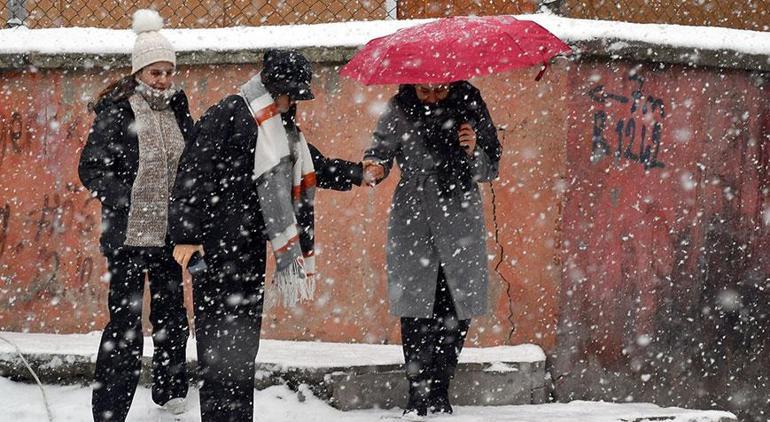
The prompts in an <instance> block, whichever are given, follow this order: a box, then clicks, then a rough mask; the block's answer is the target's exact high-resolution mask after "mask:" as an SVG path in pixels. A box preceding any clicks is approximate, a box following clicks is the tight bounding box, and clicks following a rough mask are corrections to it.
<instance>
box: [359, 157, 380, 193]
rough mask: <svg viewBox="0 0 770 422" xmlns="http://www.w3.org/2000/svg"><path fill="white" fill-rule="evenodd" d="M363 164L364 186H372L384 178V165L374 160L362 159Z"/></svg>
mask: <svg viewBox="0 0 770 422" xmlns="http://www.w3.org/2000/svg"><path fill="white" fill-rule="evenodd" d="M361 164H362V165H363V166H364V183H366V186H369V187H374V186H375V185H376V184H377V183H379V181H380V180H382V179H384V178H385V167H384V166H383V165H382V164H380V163H378V162H377V161H374V160H364V161H362V162H361Z"/></svg>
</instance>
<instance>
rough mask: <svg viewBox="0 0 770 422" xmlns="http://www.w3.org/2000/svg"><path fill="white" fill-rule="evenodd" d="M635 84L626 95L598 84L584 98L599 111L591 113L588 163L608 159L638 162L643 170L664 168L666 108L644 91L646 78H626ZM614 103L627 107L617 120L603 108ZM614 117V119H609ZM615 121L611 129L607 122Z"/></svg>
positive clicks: (636, 76) (661, 101)
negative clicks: (662, 152) (589, 100)
mask: <svg viewBox="0 0 770 422" xmlns="http://www.w3.org/2000/svg"><path fill="white" fill-rule="evenodd" d="M628 79H629V80H630V81H632V82H633V84H634V85H635V86H634V88H633V89H632V91H631V92H630V93H629V94H628V95H622V94H615V93H612V92H608V91H607V90H605V87H604V85H602V84H597V85H595V86H594V87H593V88H591V89H590V90H589V91H588V93H587V94H586V95H588V96H589V97H590V98H591V101H592V102H594V103H595V104H599V105H601V106H602V107H601V109H599V110H596V111H595V112H594V114H593V132H592V136H591V161H592V162H598V161H600V160H601V159H602V158H604V157H607V156H610V157H614V158H615V159H616V160H618V161H620V160H629V161H632V162H637V163H640V164H642V165H643V166H644V169H645V170H650V169H654V168H663V167H665V164H664V163H663V161H662V159H661V157H660V150H661V148H660V147H661V136H662V133H663V123H662V121H663V118H665V117H666V109H665V105H664V103H663V100H662V99H661V98H659V97H656V96H654V95H651V94H646V93H645V92H644V82H645V79H644V77H643V76H642V75H640V74H638V73H633V74H631V76H629V77H628ZM610 101H614V102H616V103H619V104H623V105H627V107H624V110H626V114H625V115H623V116H622V117H620V118H617V116H610V115H609V114H608V112H607V110H605V109H604V105H606V104H607V103H608V102H610ZM611 117H613V118H611ZM615 120H616V121H617V123H616V124H615V125H614V127H610V121H615Z"/></svg>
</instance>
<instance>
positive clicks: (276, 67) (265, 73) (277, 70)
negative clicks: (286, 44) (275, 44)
mask: <svg viewBox="0 0 770 422" xmlns="http://www.w3.org/2000/svg"><path fill="white" fill-rule="evenodd" d="M263 63H264V68H263V69H262V83H263V84H264V85H265V87H266V88H267V90H268V91H270V94H271V95H272V96H273V98H278V97H280V96H281V95H287V96H288V97H289V98H291V99H292V100H294V101H302V100H312V99H313V98H315V95H313V92H312V91H311V90H310V80H311V79H312V78H313V69H312V68H311V67H310V62H308V61H307V59H306V58H305V56H303V55H302V54H301V53H299V52H298V51H295V50H268V51H267V52H266V53H265V55H264V58H263Z"/></svg>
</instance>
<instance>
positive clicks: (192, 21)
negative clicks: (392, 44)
mask: <svg viewBox="0 0 770 422" xmlns="http://www.w3.org/2000/svg"><path fill="white" fill-rule="evenodd" d="M0 1H2V2H4V3H5V5H4V7H3V8H2V9H0V10H2V12H0V13H2V14H0V17H3V18H4V19H3V22H7V24H8V26H17V25H20V24H23V25H25V26H27V27H29V28H49V27H75V26H80V27H101V28H128V27H130V26H131V15H132V14H133V12H134V11H135V10H137V9H141V8H151V9H155V10H157V11H158V12H159V13H160V14H161V16H163V17H164V18H165V20H166V26H167V27H170V28H218V27H230V26H242V25H248V26H259V25H281V24H311V23H323V22H340V21H351V20H375V19H395V18H396V0H261V1H260V0H256V1H254V0H169V1H153V0H140V1H108V0H70V1H61V0H60V1H52V0H0ZM3 15H5V16H3Z"/></svg>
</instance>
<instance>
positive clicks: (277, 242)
mask: <svg viewBox="0 0 770 422" xmlns="http://www.w3.org/2000/svg"><path fill="white" fill-rule="evenodd" d="M241 95H242V96H243V98H244V99H245V100H246V104H248V106H249V110H250V111H251V114H252V115H253V116H254V120H255V121H256V123H257V127H258V134H257V144H256V150H255V151H254V177H255V180H256V183H257V192H258V193H259V203H260V207H261V209H262V217H263V219H264V222H265V228H266V231H267V235H268V238H269V239H270V243H271V245H272V248H273V255H274V256H275V261H276V273H275V277H274V279H273V284H274V285H275V287H276V288H277V289H278V293H279V295H280V297H281V299H282V303H283V304H284V305H285V306H289V307H290V306H294V305H296V304H297V302H298V301H303V300H309V299H312V297H313V295H314V293H315V286H316V283H315V256H314V254H313V246H314V236H313V224H314V210H313V202H314V198H315V186H316V179H315V169H314V168H313V160H312V156H311V155H310V149H309V148H308V146H307V141H305V137H304V136H303V135H302V133H301V132H299V130H296V129H294V130H287V129H286V128H285V127H284V125H283V121H282V119H281V113H280V112H279V111H278V108H277V107H276V105H275V102H274V99H273V97H272V96H271V95H270V93H269V92H268V91H267V89H266V88H265V86H264V85H263V84H262V82H261V78H260V75H256V76H255V77H253V78H252V79H251V80H249V81H248V82H247V83H246V84H244V85H243V86H242V87H241ZM266 290H268V291H269V290H270V289H266ZM267 302H270V301H267ZM269 305H270V304H269V303H268V304H266V306H267V307H269Z"/></svg>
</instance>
